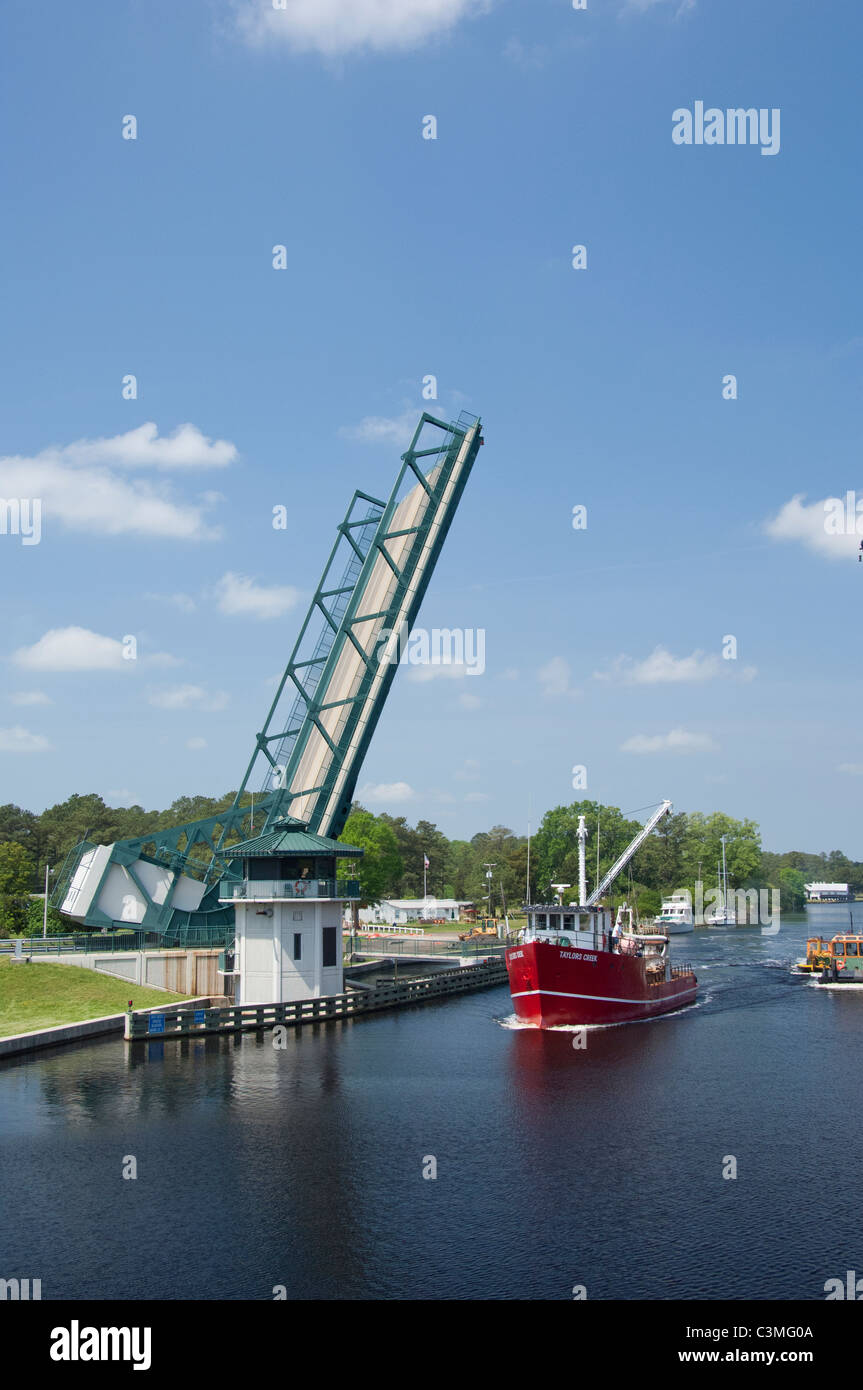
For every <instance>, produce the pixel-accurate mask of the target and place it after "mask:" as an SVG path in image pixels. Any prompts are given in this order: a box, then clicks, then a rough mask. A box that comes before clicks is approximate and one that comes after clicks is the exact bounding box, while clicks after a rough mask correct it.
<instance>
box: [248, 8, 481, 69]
mask: <svg viewBox="0 0 863 1390" xmlns="http://www.w3.org/2000/svg"><path fill="white" fill-rule="evenodd" d="M491 3H492V0H286V4H285V7H284V8H283V9H274V7H273V0H235V11H236V18H237V24H238V28H239V30H240V33H241V34H242V35H243V36H244V38H246V39H247V40H248V42H250V43H258V44H261V43H267V42H269V41H272V40H275V41H276V42H279V43H284V44H286V45H287V46H288V47H289V48H291V49H293V50H294V51H295V52H299V53H305V52H316V53H322V54H324V55H326V56H327V57H334V56H336V55H339V54H344V53H350V52H353V51H356V50H370V51H376V52H383V51H386V50H400V49H402V50H403V49H407V48H415V47H417V46H418V45H419V44H421V43H424V42H425V41H426V40H427V39H430V38H433V37H434V36H435V35H438V34H442V33H445V32H446V31H447V30H449V29H451V28H452V27H453V25H455V24H457V23H458V22H459V20H462V19H466V18H468V17H469V16H472V15H478V14H484V13H486V12H487V11H488V10H489V9H490V8H491Z"/></svg>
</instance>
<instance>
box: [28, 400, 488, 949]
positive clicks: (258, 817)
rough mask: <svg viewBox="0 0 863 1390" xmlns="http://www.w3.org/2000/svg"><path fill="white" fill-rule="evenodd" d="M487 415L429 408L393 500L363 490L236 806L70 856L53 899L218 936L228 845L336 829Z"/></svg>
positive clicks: (139, 923)
mask: <svg viewBox="0 0 863 1390" xmlns="http://www.w3.org/2000/svg"><path fill="white" fill-rule="evenodd" d="M480 428H481V427H480V421H479V420H478V419H477V418H476V417H475V416H472V415H465V414H463V415H461V416H459V419H458V420H457V421H456V422H455V423H452V424H445V423H444V422H443V421H441V420H437V419H435V418H434V417H433V416H431V415H427V414H423V415H422V417H421V418H420V421H419V424H418V425H417V428H416V431H415V433H414V437H413V439H412V441H411V444H410V447H409V448H408V450H407V452H406V453H405V454H403V455H402V463H401V468H400V470H399V474H398V477H397V479H396V482H395V485H394V487H393V490H392V493H391V494H390V497H389V500H388V501H386V502H384V501H380V500H379V499H378V498H375V497H371V496H369V494H368V493H365V492H355V493H354V496H353V499H352V501H351V504H350V506H349V508H348V511H347V514H346V516H345V518H344V520H343V521H342V523H341V524H340V526H339V528H338V533H337V537H336V541H335V544H334V545H333V548H332V551H331V553H330V557H329V560H328V561H327V564H326V567H325V569H324V573H323V576H322V578H321V581H320V583H319V585H318V588H317V590H316V592H315V595H314V597H313V598H312V601H311V603H310V604H309V609H308V612H307V614H306V617H305V620H304V622H303V624H302V627H301V628H300V633H299V636H298V637H297V640H296V643H295V645H294V649H293V651H292V653H291V656H290V659H289V661H288V663H287V666H286V668H285V672H284V675H283V676H282V678H281V681H280V682H279V686H278V689H277V691H276V695H275V698H274V700H273V702H272V705H271V706H270V709H269V712H268V714H267V717H266V719H265V721H264V726H263V728H262V730H261V731H260V733H258V734H257V735H256V737H255V743H254V748H253V751H252V755H251V757H250V759H249V763H248V766H247V768H246V771H245V774H244V776H243V779H242V782H241V784H240V788H239V791H238V792H237V794H236V796H235V798H234V801H233V804H232V805H231V806H230V807H229V808H228V809H227V810H225V811H222V812H220V813H219V814H218V815H214V816H210V817H207V818H205V819H202V820H198V821H192V822H190V823H188V824H185V825H175V826H171V827H168V828H166V829H164V830H159V831H151V832H149V833H148V834H146V835H142V836H140V837H139V838H137V839H130V840H118V841H116V842H115V843H114V844H110V845H97V844H94V843H92V842H90V841H88V840H84V841H83V842H82V843H81V844H79V845H76V846H75V848H74V849H73V850H71V851H70V853H69V855H68V856H67V859H66V862H65V863H64V865H63V868H62V870H61V873H60V875H59V877H58V882H57V886H56V888H55V890H54V893H53V895H52V904H53V905H54V906H56V907H57V908H59V910H60V911H61V912H62V913H63V914H65V915H66V916H68V917H69V918H71V919H72V920H73V921H74V922H76V923H77V924H78V925H80V926H82V927H89V928H93V927H96V928H102V927H111V926H116V925H122V926H124V927H126V926H131V927H139V928H141V929H142V930H144V931H147V932H156V933H159V934H160V935H161V936H163V937H164V938H165V940H166V941H169V940H170V941H177V942H195V941H198V942H201V943H202V944H203V943H206V942H208V941H210V940H221V939H222V938H224V937H225V936H226V934H228V933H229V929H230V927H231V925H232V923H233V908H231V907H230V906H228V905H226V904H225V903H222V904H221V905H220V904H219V902H218V881H219V878H220V877H221V876H222V875H223V874H224V873H225V872H227V871H228V870H229V869H230V863H231V846H232V845H233V844H237V843H239V842H240V841H241V840H244V839H246V838H247V837H248V836H249V835H250V834H252V833H253V832H255V833H258V834H262V833H264V832H265V831H266V830H267V829H269V828H270V827H271V826H272V825H273V823H274V822H275V821H277V820H281V819H283V818H284V817H286V816H290V817H293V818H295V819H296V820H298V821H301V822H302V823H303V824H305V825H306V826H308V828H309V829H310V830H312V831H313V832H315V833H317V834H320V835H324V836H329V837H333V838H335V837H337V836H338V835H339V834H340V833H341V831H342V828H343V827H344V823H345V821H346V819H347V816H348V813H349V811H350V807H351V801H352V798H353V794H354V789H355V787H356V783H357V778H358V776H359V771H360V768H361V766H362V762H363V759H364V757H365V754H366V750H367V748H368V746H369V741H370V739H371V737H372V734H373V733H374V730H375V726H376V724H377V722H378V719H379V718H380V714H381V710H382V709H383V706H384V702H385V700H386V698H387V694H388V692H389V688H390V685H391V684H392V681H393V678H394V676H395V673H396V670H397V664H396V663H395V662H394V661H393V660H392V658H391V656H390V658H389V659H382V655H383V653H384V652H385V651H387V650H390V651H391V641H390V634H391V633H397V632H398V633H401V632H405V631H409V630H410V627H411V626H412V624H413V623H414V622H415V620H416V617H417V614H418V612H419V607H420V604H421V603H422V600H423V596H424V594H425V591H426V589H427V587H428V584H429V580H430V579H431V576H432V574H433V572H434V567H435V564H436V563H437V559H438V556H439V554H440V550H441V547H442V545H443V542H444V540H445V538H446V534H447V532H448V530H449V527H450V524H451V522H452V519H453V516H454V515H455V511H456V508H457V507H458V504H459V501H460V499H461V495H462V492H463V490H464V487H465V484H466V483H467V480H468V477H469V476H470V472H471V469H472V467H473V464H474V460H475V458H476V455H477V452H478V450H479V447H480V445H481V444H482V442H483V440H482V436H481V432H480Z"/></svg>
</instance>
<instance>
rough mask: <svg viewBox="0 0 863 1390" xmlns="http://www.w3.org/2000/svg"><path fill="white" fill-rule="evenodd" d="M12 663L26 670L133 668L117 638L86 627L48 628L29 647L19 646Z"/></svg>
mask: <svg viewBox="0 0 863 1390" xmlns="http://www.w3.org/2000/svg"><path fill="white" fill-rule="evenodd" d="M12 660H13V661H14V662H15V665H16V666H23V667H24V668H25V669H26V670H28V671H122V670H128V669H129V668H130V667H134V665H135V662H134V661H127V660H124V658H123V644H122V642H120V641H118V640H117V638H116V637H102V636H101V635H100V634H99V633H98V632H91V631H90V629H89V628H86V627H56V628H51V629H50V631H49V632H46V633H45V634H44V636H43V637H40V638H39V641H38V642H34V644H33V646H32V647H19V648H18V650H17V651H16V652H14V653H13V656H12Z"/></svg>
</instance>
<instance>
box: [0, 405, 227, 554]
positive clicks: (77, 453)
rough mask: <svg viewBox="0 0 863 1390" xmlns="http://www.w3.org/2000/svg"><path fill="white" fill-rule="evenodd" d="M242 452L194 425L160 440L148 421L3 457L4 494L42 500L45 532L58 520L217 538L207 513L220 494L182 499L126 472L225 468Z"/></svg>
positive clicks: (114, 531)
mask: <svg viewBox="0 0 863 1390" xmlns="http://www.w3.org/2000/svg"><path fill="white" fill-rule="evenodd" d="M236 452H237V451H236V448H235V446H234V445H233V444H230V443H228V441H227V440H224V439H218V440H211V439H208V438H207V437H206V436H205V435H203V434H201V432H200V430H198V429H196V428H195V426H194V425H181V426H180V427H179V429H177V430H175V431H174V434H173V435H171V436H170V437H166V438H163V439H159V438H158V432H157V428H156V426H155V425H154V424H146V425H141V426H139V428H138V429H134V430H129V431H128V432H127V433H126V434H119V435H115V436H114V437H113V438H110V439H93V440H86V439H82V440H79V441H78V442H77V443H75V444H68V445H65V446H62V447H61V446H52V447H51V448H48V449H43V450H41V452H40V453H38V454H35V455H33V456H32V457H30V458H26V457H23V456H21V455H8V456H6V457H3V458H0V496H4V497H31V498H39V499H40V500H41V503H42V521H43V528H44V526H51V525H52V524H53V523H54V522H59V523H60V524H61V525H62V526H65V527H67V528H68V529H69V530H73V531H87V532H90V533H91V534H94V535H103V536H120V535H140V536H160V537H166V538H168V539H170V540H212V539H214V538H215V537H217V536H218V535H219V534H220V533H219V531H218V529H216V528H214V527H210V526H208V525H207V522H206V519H205V513H206V512H207V511H208V510H209V509H210V508H211V507H213V506H214V505H215V503H216V502H217V501H218V500H219V494H216V493H208V494H204V495H203V496H201V497H199V498H198V499H196V501H195V502H192V503H189V502H183V501H177V500H175V498H174V496H173V494H172V491H171V488H170V485H169V484H168V483H167V482H159V483H156V482H152V481H149V480H145V479H141V478H135V479H129V478H127V477H124V476H122V470H129V469H134V468H154V469H156V470H157V471H165V470H168V469H179V470H181V471H182V470H184V469H185V470H189V469H194V468H223V467H225V465H226V464H228V463H230V462H231V460H232V459H233V458H235V457H236ZM112 470H121V472H120V473H118V472H117V471H112Z"/></svg>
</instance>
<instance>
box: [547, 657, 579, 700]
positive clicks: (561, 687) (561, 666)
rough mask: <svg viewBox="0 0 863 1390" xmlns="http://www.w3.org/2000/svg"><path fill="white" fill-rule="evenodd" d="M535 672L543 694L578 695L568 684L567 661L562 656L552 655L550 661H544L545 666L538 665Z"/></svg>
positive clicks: (552, 695)
mask: <svg viewBox="0 0 863 1390" xmlns="http://www.w3.org/2000/svg"><path fill="white" fill-rule="evenodd" d="M536 674H537V680H538V681H539V683H540V685H541V687H542V693H543V695H547V696H549V697H555V696H558V695H578V694H580V693H581V692H580V691H578V690H575V689H574V688H573V687H572V686H571V685H570V683H569V676H570V670H569V662H568V661H564V659H563V657H562V656H553V657H552V658H551V661H548V662H546V664H545V666H540V668H539V670H538V671H537V673H536Z"/></svg>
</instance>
